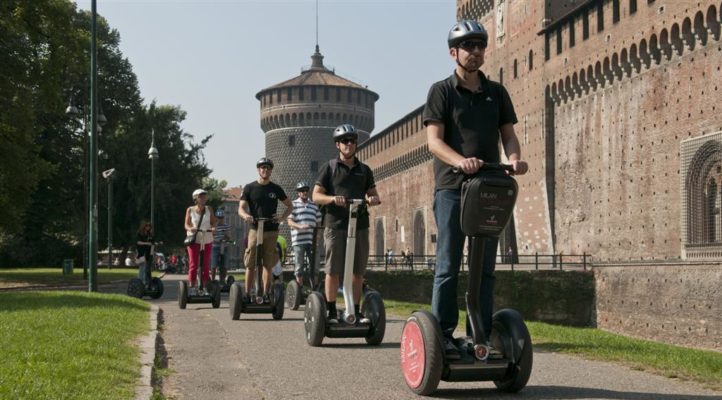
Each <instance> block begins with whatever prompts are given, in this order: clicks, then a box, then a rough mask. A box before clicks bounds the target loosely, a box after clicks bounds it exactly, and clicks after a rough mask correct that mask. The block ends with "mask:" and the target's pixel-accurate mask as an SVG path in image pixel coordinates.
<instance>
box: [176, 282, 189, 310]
mask: <svg viewBox="0 0 722 400" xmlns="http://www.w3.org/2000/svg"><path fill="white" fill-rule="evenodd" d="M186 304H188V282H186V281H180V282H178V307H180V309H181V310H185V309H186Z"/></svg>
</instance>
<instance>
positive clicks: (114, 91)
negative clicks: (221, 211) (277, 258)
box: [0, 0, 211, 266]
mask: <svg viewBox="0 0 722 400" xmlns="http://www.w3.org/2000/svg"><path fill="white" fill-rule="evenodd" d="M119 42H120V34H119V32H118V31H117V30H115V29H112V28H111V27H110V25H109V24H108V22H107V21H106V20H105V19H103V18H102V17H100V16H99V17H98V25H97V43H98V47H97V49H98V53H97V54H98V62H97V65H98V81H97V82H98V89H97V92H98V99H99V104H100V107H101V108H100V109H101V111H102V113H103V114H104V115H105V117H106V119H107V124H106V125H105V126H103V127H102V131H101V133H100V135H99V148H100V150H101V155H100V157H99V160H98V170H99V171H103V170H106V169H109V168H115V169H116V173H115V175H114V179H113V180H112V184H113V192H114V194H113V204H112V205H111V209H112V216H113V221H114V222H113V227H114V229H113V237H114V240H113V241H114V243H115V244H116V246H123V247H129V246H132V245H133V244H134V243H135V232H136V230H137V228H138V225H139V223H140V222H141V220H143V219H149V218H150V190H151V188H150V181H151V162H150V160H149V159H148V155H147V152H148V149H149V147H150V144H151V132H152V131H154V132H155V147H156V148H157V149H158V151H159V154H160V158H159V159H158V160H156V161H155V225H156V226H155V227H154V228H155V231H156V237H157V238H158V239H161V240H164V241H165V242H166V243H171V244H173V243H176V244H180V243H181V242H182V240H183V237H184V232H183V216H184V212H185V208H186V206H188V205H190V203H191V193H192V191H193V189H194V188H197V187H201V186H202V185H203V184H204V182H206V181H204V179H206V178H207V177H208V176H209V174H210V172H211V171H210V169H209V168H208V166H207V165H206V162H205V159H204V157H203V149H204V148H205V146H206V144H207V143H208V141H209V140H210V139H211V136H207V137H203V138H201V139H200V140H199V141H195V138H194V136H193V135H192V134H190V133H188V132H184V131H183V129H182V128H181V123H182V121H183V120H184V119H185V117H186V113H185V111H183V110H182V109H181V108H180V107H177V106H168V105H158V104H156V103H155V102H151V103H150V104H144V101H143V98H142V97H141V94H140V90H139V87H138V80H137V78H136V75H135V73H134V72H133V69H132V65H131V64H130V62H129V60H128V59H127V58H125V57H124V56H123V54H122V52H121V51H120V48H119ZM89 71H90V13H89V12H84V11H81V10H78V9H77V7H76V5H75V4H74V3H72V2H70V1H68V0H33V1H31V2H30V1H25V0H5V1H3V2H1V3H0V139H1V140H2V143H3V146H0V207H1V208H2V209H3V210H4V211H5V212H4V213H3V218H0V266H2V265H13V266H18V265H60V260H61V259H62V258H75V259H76V261H80V260H81V255H82V243H83V240H84V235H85V231H86V227H85V225H86V224H85V221H86V214H85V212H84V204H85V201H86V199H85V197H86V192H87V184H86V183H84V174H85V171H86V166H85V164H86V154H87V151H86V139H87V131H85V132H84V129H85V124H84V123H83V122H82V119H83V118H80V121H79V120H78V119H73V118H71V117H69V116H68V115H66V113H65V111H66V108H67V107H68V106H69V105H73V106H76V107H77V108H78V109H80V111H81V114H83V115H87V114H88V111H89V108H90V101H89V97H90V96H89V93H90V87H89V85H90V84H89V82H90V76H89V75H90V73H89ZM86 118H87V117H86ZM96 179H98V193H99V201H98V211H99V217H98V224H99V246H98V247H99V248H100V249H103V248H104V247H105V240H106V231H107V227H106V226H105V221H106V220H107V210H108V201H107V183H108V182H107V181H106V180H105V179H103V178H102V177H99V178H96Z"/></svg>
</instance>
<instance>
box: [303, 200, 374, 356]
mask: <svg viewBox="0 0 722 400" xmlns="http://www.w3.org/2000/svg"><path fill="white" fill-rule="evenodd" d="M346 204H348V205H349V214H350V218H349V222H348V235H347V239H346V259H345V265H344V274H343V299H344V302H345V307H346V309H345V310H344V312H343V314H342V317H341V318H340V320H339V323H338V324H329V323H328V321H327V319H326V316H327V310H326V298H325V296H324V294H323V293H321V292H317V291H314V292H312V293H311V294H309V295H308V297H307V298H306V309H305V311H304V315H303V325H304V328H305V329H306V342H308V344H309V345H311V346H320V345H321V343H322V342H323V338H324V337H330V338H365V339H366V343H368V344H370V345H378V344H380V343H381V341H382V340H383V339H384V333H385V332H386V309H385V308H384V301H383V299H382V298H381V294H379V292H377V291H374V290H369V291H368V292H366V294H365V295H364V299H363V303H362V305H361V312H362V313H363V314H364V315H365V316H366V317H367V318H368V319H369V321H370V322H368V323H361V321H357V320H356V313H355V309H356V307H355V305H354V300H353V299H354V292H353V264H354V257H355V253H356V221H357V220H358V217H359V213H360V212H364V211H365V205H366V200H363V199H347V200H346ZM319 289H320V290H323V289H324V288H323V287H320V288H319Z"/></svg>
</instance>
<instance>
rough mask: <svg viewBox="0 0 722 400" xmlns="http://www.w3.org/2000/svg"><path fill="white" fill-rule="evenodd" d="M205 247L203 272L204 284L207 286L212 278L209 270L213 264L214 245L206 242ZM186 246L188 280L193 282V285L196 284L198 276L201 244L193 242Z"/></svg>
mask: <svg viewBox="0 0 722 400" xmlns="http://www.w3.org/2000/svg"><path fill="white" fill-rule="evenodd" d="M204 247H205V248H204V249H203V271H202V272H201V273H202V275H203V286H204V287H205V285H206V283H208V281H209V280H210V278H211V274H210V272H209V270H210V264H211V248H212V247H213V243H206V245H205V246H204ZM186 248H187V249H188V281H189V282H190V283H191V286H195V285H196V280H197V277H198V261H199V260H200V252H201V245H200V244H198V243H193V244H192V245H190V246H187V247H186Z"/></svg>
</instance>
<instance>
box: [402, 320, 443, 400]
mask: <svg viewBox="0 0 722 400" xmlns="http://www.w3.org/2000/svg"><path fill="white" fill-rule="evenodd" d="M419 336H421V340H418V337H419ZM414 338H416V339H417V340H414ZM442 341H443V339H442V336H441V328H440V327H439V323H438V322H437V321H436V318H434V316H433V315H432V314H431V313H430V312H428V311H416V312H415V313H413V314H411V316H410V317H409V318H408V319H407V320H406V323H405V324H404V328H403V330H402V331H401V369H402V371H403V375H404V381H406V385H407V386H408V387H409V389H411V391H413V392H414V393H416V394H418V395H422V396H427V395H430V394H431V393H433V392H435V391H436V388H438V387H439V381H440V380H441V374H442V373H443V371H444V345H443V343H442ZM419 346H423V347H422V348H419ZM419 355H423V362H421V360H419V359H418V357H419ZM414 361H417V362H418V364H416V363H414ZM419 368H423V370H422V371H419Z"/></svg>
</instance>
